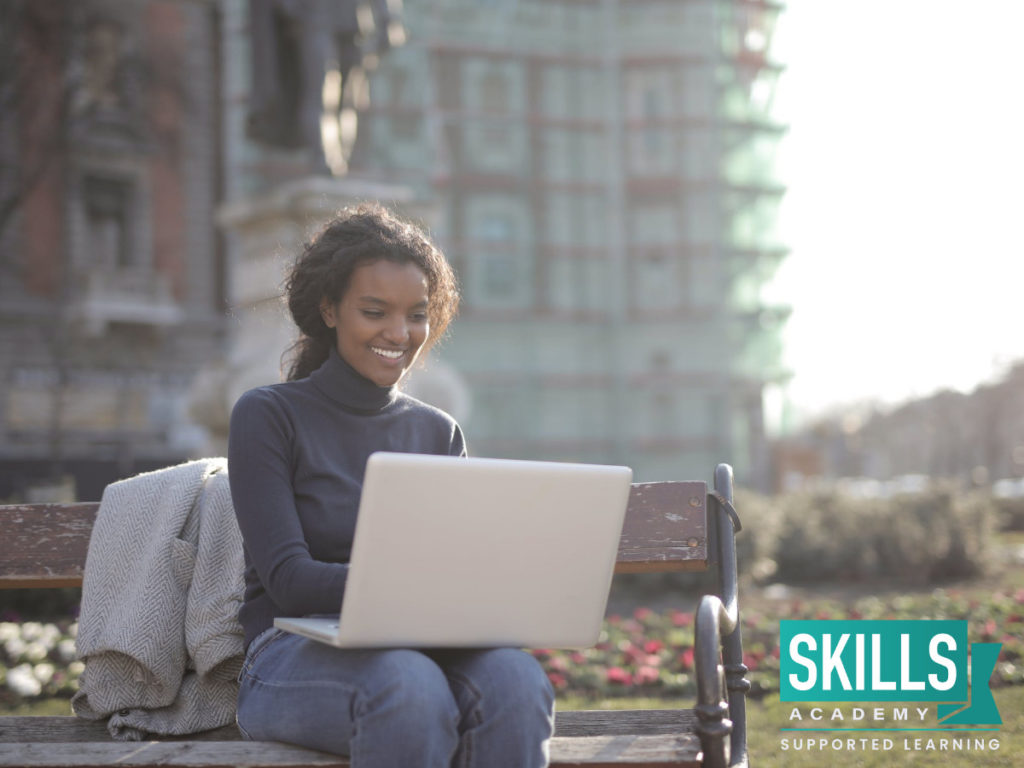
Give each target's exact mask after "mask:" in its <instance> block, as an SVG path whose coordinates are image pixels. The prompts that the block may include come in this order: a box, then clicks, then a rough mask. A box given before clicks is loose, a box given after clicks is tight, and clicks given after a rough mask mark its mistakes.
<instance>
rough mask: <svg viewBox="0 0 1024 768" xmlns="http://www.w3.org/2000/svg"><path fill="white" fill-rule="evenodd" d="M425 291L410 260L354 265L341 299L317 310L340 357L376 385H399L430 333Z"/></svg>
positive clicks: (424, 278)
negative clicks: (330, 330)
mask: <svg viewBox="0 0 1024 768" xmlns="http://www.w3.org/2000/svg"><path fill="white" fill-rule="evenodd" d="M428 287H429V283H428V282H427V276H426V275H425V274H424V273H423V270H421V269H420V268H419V267H417V266H416V265H415V264H413V263H412V262H408V263H405V264H396V263H395V262H393V261H385V260H383V259H381V260H379V261H373V262H370V263H369V264H363V265H361V266H358V267H356V268H355V270H353V272H352V277H351V279H350V280H349V284H348V289H347V290H346V291H345V294H344V295H343V296H342V297H341V301H339V302H338V303H337V304H334V305H332V304H331V303H330V302H329V301H327V300H324V303H323V304H321V306H320V312H321V314H322V316H323V318H324V322H325V323H326V324H327V326H328V327H329V328H334V329H335V332H336V335H337V339H338V354H339V355H341V358H342V359H343V360H344V361H345V362H346V363H348V364H349V365H351V366H352V367H353V368H355V370H356V371H357V372H358V373H360V374H361V375H363V376H364V377H366V378H367V379H369V380H370V381H372V382H373V383H374V384H376V385H377V386H379V387H390V386H392V385H394V384H397V383H398V381H399V380H400V379H401V378H402V377H403V376H404V375H405V374H406V372H407V371H408V370H409V369H410V368H411V367H412V364H413V362H415V360H416V356H417V355H418V354H419V352H420V349H421V348H422V347H423V344H424V342H426V340H427V336H428V334H429V333H430V321H429V319H428V317H427V303H428V300H429V298H430V296H429V293H428Z"/></svg>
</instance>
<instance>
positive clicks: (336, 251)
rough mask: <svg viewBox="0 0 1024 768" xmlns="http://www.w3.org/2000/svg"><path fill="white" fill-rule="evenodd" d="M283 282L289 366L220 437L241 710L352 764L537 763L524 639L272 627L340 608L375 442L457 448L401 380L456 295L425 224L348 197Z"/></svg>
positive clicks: (452, 431)
mask: <svg viewBox="0 0 1024 768" xmlns="http://www.w3.org/2000/svg"><path fill="white" fill-rule="evenodd" d="M286 290H287V296H288V307H289V310H290V311H291V315H292V317H293V319H294V320H295V323H296V325H297V326H298V327H299V330H300V331H301V334H302V335H301V337H300V340H299V342H298V343H297V345H296V351H297V354H296V356H295V359H294V362H293V364H292V367H291V370H290V372H289V376H288V381H287V382H285V383H282V384H274V385H270V386H265V387H260V388H258V389H253V390H250V391H249V392H246V393H245V394H244V395H243V396H242V397H241V398H240V399H239V401H238V403H237V404H236V405H235V408H234V410H233V412H232V415H231V428H230V435H229V440H228V466H229V470H230V483H231V494H232V498H233V500H234V505H235V510H236V514H237V516H238V522H239V526H240V527H241V530H242V536H243V538H244V540H245V556H246V566H247V568H246V591H245V599H244V602H243V605H242V608H241V610H240V613H239V616H240V619H241V622H242V625H243V627H244V629H245V634H246V643H247V652H246V659H245V665H244V668H243V670H242V674H241V676H240V682H241V688H240V690H239V694H238V725H239V728H240V729H241V730H242V732H243V734H244V735H246V736H247V737H249V738H252V739H270V740H277V741H286V742H291V743H295V744H301V745H303V746H308V747H312V748H315V749H322V750H326V751H328V752H334V753H337V754H342V755H349V756H350V757H351V760H352V765H353V768H374V767H376V766H380V767H382V768H395V767H396V766H402V767H403V768H410V767H413V766H424V767H425V768H426V767H427V766H430V767H434V766H437V768H441V767H442V766H443V767H444V768H448V767H449V766H466V767H467V768H468V766H481V767H482V766H489V767H490V768H495V767H500V766H508V767H509V768H513V767H514V768H529V767H530V766H544V765H547V744H548V739H549V738H550V736H551V732H552V726H553V722H554V720H553V700H554V697H553V694H552V690H551V687H550V685H549V683H548V680H547V678H546V676H545V675H544V673H543V670H542V669H541V668H540V666H539V665H538V664H537V662H536V661H535V660H534V659H533V658H532V657H531V656H529V655H528V654H526V653H524V652H522V651H520V650H516V649H493V650H445V651H418V650H415V649H408V650H404V649H401V650H365V651H363V650H359V651H352V650H340V649H337V648H333V647H331V646H328V645H324V644H322V643H318V642H315V641H313V640H308V639H305V638H302V637H300V636H297V635H293V634H289V633H285V632H282V631H280V630H276V629H274V628H273V626H272V625H273V621H274V618H275V617H277V616H305V615H315V614H333V615H336V614H337V612H338V607H339V606H340V605H341V602H342V598H343V596H344V592H345V578H346V575H347V572H348V565H347V562H348V559H349V554H350V550H351V545H352V536H353V532H354V530H355V523H356V510H357V507H358V503H359V495H360V490H361V484H362V478H363V470H364V468H365V464H366V460H367V458H368V457H369V455H370V454H371V453H373V452H374V451H380V450H383V451H404V452H410V453H432V454H449V455H454V456H458V455H465V452H466V447H465V443H464V440H463V436H462V431H461V430H460V428H459V426H458V424H456V423H455V421H454V419H452V418H451V417H450V416H449V415H448V414H446V413H444V412H443V411H440V410H438V409H437V408H433V407H431V406H429V405H426V404H424V403H421V402H419V401H417V400H415V399H413V398H411V397H409V396H407V395H405V394H403V393H402V392H400V391H399V389H398V384H399V382H400V381H401V380H402V377H403V376H404V375H405V374H406V373H407V372H408V371H409V369H410V368H411V367H412V365H413V363H414V362H415V361H416V358H417V356H418V355H419V354H420V353H422V352H424V351H425V350H426V349H427V348H429V346H430V345H431V344H432V343H434V342H435V341H436V340H437V339H438V338H439V337H440V336H441V335H442V334H443V333H444V331H445V329H446V327H447V325H448V323H449V321H450V320H451V319H452V317H453V316H454V314H455V311H456V309H457V306H458V293H457V290H456V286H455V279H454V276H453V274H452V270H451V268H450V267H449V265H448V263H447V261H446V260H445V258H444V256H443V255H442V254H441V252H440V251H439V250H438V249H437V248H436V247H435V246H434V245H433V244H432V243H431V242H430V240H429V239H428V238H427V237H426V236H425V235H424V233H423V232H422V231H420V230H419V229H418V228H417V227H415V226H413V225H411V224H409V223H406V222H403V221H401V220H400V219H398V218H397V217H396V216H394V215H393V214H391V213H390V212H389V211H387V210H386V209H384V208H382V207H380V206H377V205H373V206H366V205H364V206H360V207H358V208H355V209H349V210H345V211H343V212H342V213H341V215H340V216H339V217H338V218H337V219H335V220H334V221H332V222H331V223H329V224H328V225H327V226H326V227H325V228H324V230H323V231H322V232H321V233H320V234H319V235H318V236H317V237H316V239H315V240H314V241H313V242H312V243H310V244H309V245H307V246H306V248H305V251H304V252H303V253H302V254H301V255H300V256H299V258H298V260H297V261H296V262H295V264H294V266H293V268H292V270H291V273H290V275H289V277H288V280H287V284H286ZM438 599H439V600H458V599H459V596H458V595H439V596H438Z"/></svg>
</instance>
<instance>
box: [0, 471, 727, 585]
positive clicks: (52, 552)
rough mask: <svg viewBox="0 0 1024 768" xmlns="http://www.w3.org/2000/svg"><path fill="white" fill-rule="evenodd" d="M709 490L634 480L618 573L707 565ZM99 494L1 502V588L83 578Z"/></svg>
mask: <svg viewBox="0 0 1024 768" xmlns="http://www.w3.org/2000/svg"><path fill="white" fill-rule="evenodd" d="M706 491H707V488H706V486H705V484H704V483H701V482H664V483H634V484H633V486H632V488H631V489H630V495H629V507H628V509H627V511H626V521H625V524H624V525H623V528H622V538H621V540H620V541H619V553H618V557H617V564H616V566H615V572H616V573H640V572H649V571H698V570H704V569H705V568H706V567H707V532H706V521H705V516H706V510H705V506H706V498H707V496H706ZM98 508H99V504H98V503H97V502H82V503H78V504H15V505H10V506H2V507H0V541H2V542H4V546H3V549H2V551H0V589H25V588H41V587H78V586H81V584H82V572H83V571H84V569H85V556H86V553H87V552H88V549H89V534H90V532H91V530H92V525H93V522H94V521H95V519H96V511H97V509H98Z"/></svg>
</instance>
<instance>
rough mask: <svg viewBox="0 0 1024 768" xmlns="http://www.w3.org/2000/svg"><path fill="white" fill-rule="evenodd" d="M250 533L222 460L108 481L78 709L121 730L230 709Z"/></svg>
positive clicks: (88, 590) (94, 551)
mask: <svg viewBox="0 0 1024 768" xmlns="http://www.w3.org/2000/svg"><path fill="white" fill-rule="evenodd" d="M243 572H244V561H243V554H242V537H241V534H240V533H239V531H238V525H237V523H236V521H235V515H234V509H233V507H232V504H231V493H230V490H229V488H228V479H227V462H226V460H225V459H222V458H218V459H203V460H200V461H193V462H188V463H185V464H180V465H178V466H176V467H170V468H167V469H162V470H158V471H156V472H148V473H145V474H142V475H138V476H136V477H133V478H129V479H128V480H122V481H120V482H117V483H112V484H111V485H109V486H107V488H106V490H105V491H104V493H103V499H102V501H101V503H100V508H99V512H98V513H97V517H96V523H95V525H94V527H93V531H92V536H91V538H90V541H89V552H88V555H87V558H86V564H85V575H84V579H83V584H82V611H81V616H80V618H79V629H78V638H77V644H78V654H79V657H80V658H82V659H83V660H84V661H85V672H84V674H83V676H82V681H81V689H80V690H79V691H78V693H76V694H75V696H74V698H73V699H72V707H73V709H74V711H75V713H76V714H77V715H79V716H81V717H85V718H89V719H102V718H105V717H108V716H109V717H110V720H109V721H108V729H109V730H110V733H111V735H112V736H114V737H115V738H118V739H123V740H135V739H141V738H143V737H144V736H145V734H146V733H156V734H167V735H181V734H186V733H194V732H197V731H202V730H206V729H209V728H215V727H218V726H221V725H226V724H228V723H230V722H233V720H234V714H235V699H236V695H237V683H236V676H237V674H238V671H239V669H240V667H241V663H242V658H243V653H244V648H243V635H242V628H241V625H240V624H239V623H238V618H237V617H238V608H239V607H240V606H241V601H242V592H243Z"/></svg>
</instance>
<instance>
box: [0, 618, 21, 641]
mask: <svg viewBox="0 0 1024 768" xmlns="http://www.w3.org/2000/svg"><path fill="white" fill-rule="evenodd" d="M15 637H21V630H20V629H19V628H18V625H17V624H15V623H14V622H13V621H3V622H0V643H6V642H7V641H8V640H11V639H13V638H15Z"/></svg>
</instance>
